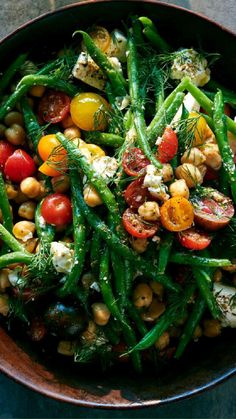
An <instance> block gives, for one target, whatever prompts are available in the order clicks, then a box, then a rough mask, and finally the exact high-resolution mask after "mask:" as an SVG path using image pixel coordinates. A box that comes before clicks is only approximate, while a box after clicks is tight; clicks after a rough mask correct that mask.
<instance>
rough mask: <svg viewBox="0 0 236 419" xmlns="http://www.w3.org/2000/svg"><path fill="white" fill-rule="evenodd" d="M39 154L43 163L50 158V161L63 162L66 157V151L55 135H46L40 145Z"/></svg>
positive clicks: (41, 139)
mask: <svg viewBox="0 0 236 419" xmlns="http://www.w3.org/2000/svg"><path fill="white" fill-rule="evenodd" d="M38 153H39V155H40V157H41V159H42V160H43V161H46V160H48V159H49V157H50V161H55V162H56V161H61V160H63V158H64V157H65V155H66V150H65V149H64V148H62V147H61V145H60V141H58V139H57V137H56V135H55V134H49V135H44V136H43V137H42V138H40V140H39V143H38Z"/></svg>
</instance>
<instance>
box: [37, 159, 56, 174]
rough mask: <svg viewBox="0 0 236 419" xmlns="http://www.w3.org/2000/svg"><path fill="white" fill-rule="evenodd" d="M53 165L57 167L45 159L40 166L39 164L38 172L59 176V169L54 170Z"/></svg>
mask: <svg viewBox="0 0 236 419" xmlns="http://www.w3.org/2000/svg"><path fill="white" fill-rule="evenodd" d="M54 167H57V166H56V164H55V165H53V163H52V162H50V161H45V162H44V163H43V164H41V166H39V168H38V170H39V172H41V173H43V174H44V175H46V176H51V177H54V176H59V175H61V174H62V172H61V170H56V169H55V168H54Z"/></svg>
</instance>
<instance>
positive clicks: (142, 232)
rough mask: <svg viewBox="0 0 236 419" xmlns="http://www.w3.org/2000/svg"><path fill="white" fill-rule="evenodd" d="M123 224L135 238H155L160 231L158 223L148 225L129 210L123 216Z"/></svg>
mask: <svg viewBox="0 0 236 419" xmlns="http://www.w3.org/2000/svg"><path fill="white" fill-rule="evenodd" d="M122 222H123V226H124V228H125V230H126V231H127V232H128V233H129V234H131V236H133V237H137V238H138V239H146V238H148V237H153V236H154V235H155V234H156V232H157V231H158V229H159V224H158V223H147V222H145V221H144V220H142V219H141V217H140V216H139V215H138V214H136V213H135V212H134V211H132V209H131V208H127V210H125V212H124V214H123V216H122Z"/></svg>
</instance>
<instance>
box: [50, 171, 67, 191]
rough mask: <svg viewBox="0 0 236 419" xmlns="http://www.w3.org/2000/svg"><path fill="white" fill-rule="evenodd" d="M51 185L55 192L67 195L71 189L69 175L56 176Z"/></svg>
mask: <svg viewBox="0 0 236 419" xmlns="http://www.w3.org/2000/svg"><path fill="white" fill-rule="evenodd" d="M51 183H52V188H53V190H54V192H59V193H65V192H67V191H68V190H69V189H70V178H69V176H67V175H59V176H55V177H53V178H52V180H51Z"/></svg>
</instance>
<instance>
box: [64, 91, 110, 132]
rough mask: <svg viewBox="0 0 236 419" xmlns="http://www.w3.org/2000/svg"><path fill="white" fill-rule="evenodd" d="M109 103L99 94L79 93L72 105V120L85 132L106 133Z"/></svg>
mask: <svg viewBox="0 0 236 419" xmlns="http://www.w3.org/2000/svg"><path fill="white" fill-rule="evenodd" d="M108 109H109V104H108V102H107V101H106V100H105V99H104V98H103V97H102V96H100V95H98V94H97V93H90V92H89V93H79V94H78V95H76V96H75V97H74V98H73V99H72V101H71V105H70V113H71V118H72V120H73V122H74V124H75V125H77V126H78V127H79V128H80V129H83V130H84V131H94V130H96V131H104V130H105V129H106V126H107V122H108V115H107V112H106V111H107V110H108Z"/></svg>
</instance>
